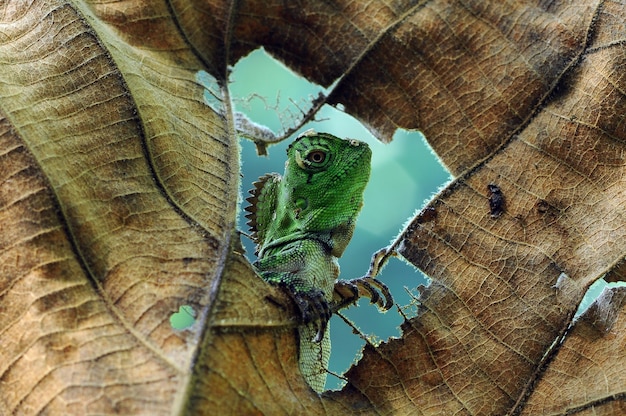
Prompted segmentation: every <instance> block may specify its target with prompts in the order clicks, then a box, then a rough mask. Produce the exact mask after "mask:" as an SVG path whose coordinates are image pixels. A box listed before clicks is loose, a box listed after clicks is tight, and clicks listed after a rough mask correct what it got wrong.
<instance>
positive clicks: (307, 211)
mask: <svg viewBox="0 0 626 416" xmlns="http://www.w3.org/2000/svg"><path fill="white" fill-rule="evenodd" d="M287 156H288V158H287V163H286V167H285V178H288V180H287V181H285V182H284V183H283V186H285V188H284V191H285V192H284V194H283V195H286V196H288V199H289V201H285V202H286V203H287V204H288V205H291V206H292V209H293V211H292V215H293V218H294V219H295V220H296V222H301V226H302V228H303V229H306V230H307V231H323V230H333V231H335V230H340V229H341V227H346V226H347V227H348V228H350V231H349V237H351V235H352V229H353V228H354V223H355V222H356V217H357V215H358V213H359V211H360V209H361V206H362V204H363V191H364V190H365V186H366V185H367V182H368V180H369V177H370V162H371V158H372V151H371V150H370V148H369V146H368V145H367V144H366V143H364V142H361V141H358V140H352V139H348V140H344V139H340V138H338V137H335V136H333V135H331V134H328V133H316V132H314V131H311V130H310V131H308V132H305V133H304V134H302V135H300V136H299V137H298V138H297V139H296V140H295V141H294V142H293V143H292V144H291V145H290V146H289V148H288V149H287ZM302 228H301V229H302Z"/></svg>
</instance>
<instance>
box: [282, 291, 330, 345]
mask: <svg viewBox="0 0 626 416" xmlns="http://www.w3.org/2000/svg"><path fill="white" fill-rule="evenodd" d="M289 289H290V290H288V292H289V294H290V295H291V297H292V298H293V300H294V302H295V303H296V305H297V306H298V310H299V311H300V319H301V320H302V323H303V324H309V323H312V322H315V323H316V324H317V332H316V334H315V337H314V338H313V339H312V340H311V341H313V342H320V341H321V340H322V338H324V333H325V332H326V327H327V326H328V321H329V319H330V317H331V316H332V314H333V312H332V310H331V309H330V305H329V304H328V301H327V300H326V297H325V296H324V292H322V291H321V290H319V289H313V290H310V291H308V292H302V291H298V290H294V289H293V288H289Z"/></svg>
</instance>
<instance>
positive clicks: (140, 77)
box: [0, 0, 626, 415]
mask: <svg viewBox="0 0 626 416" xmlns="http://www.w3.org/2000/svg"><path fill="white" fill-rule="evenodd" d="M624 10H625V8H624V4H623V3H620V2H611V1H607V2H600V1H575V2H565V1H561V2H558V1H557V2H548V3H546V2H538V3H537V2H519V1H516V2H484V1H465V2H450V1H428V2H427V1H421V2H416V3H410V2H394V3H391V4H386V3H382V2H344V3H337V2H334V3H324V2H313V3H311V2H309V3H305V4H300V3H297V2H275V3H274V2H265V1H264V2H260V1H259V2H243V3H242V2H239V3H236V2H233V3H227V2H211V1H208V0H203V1H200V0H195V1H181V0H175V1H172V2H169V3H165V2H149V3H147V2H146V3H138V2H134V1H130V0H129V1H122V2H117V3H96V2H93V3H86V2H78V1H75V2H68V3H65V2H61V1H52V0H50V1H43V0H40V1H37V0H34V1H32V2H31V3H29V4H28V6H27V7H25V6H24V3H23V2H18V1H15V2H5V3H2V4H0V16H2V18H1V23H0V24H1V25H2V31H1V32H0V33H2V36H1V37H0V40H1V41H0V56H3V57H5V59H4V60H3V61H2V66H1V69H0V97H2V98H1V99H2V101H1V102H2V107H1V112H2V114H1V116H0V117H1V123H0V131H1V132H2V134H1V135H0V149H2V152H1V153H0V175H1V176H0V224H1V225H0V226H1V229H2V232H1V233H0V267H1V269H0V270H1V272H0V317H1V319H0V345H1V346H2V348H0V413H2V414H38V413H41V414H81V415H82V414H89V413H98V414H125V415H130V414H150V415H156V414H174V413H176V414H179V413H186V414H215V413H216V412H217V411H220V412H222V413H232V414H277V413H288V414H302V413H306V414H321V413H331V414H351V413H368V414H369V413H391V414H447V413H462V414H493V415H502V414H507V413H513V414H551V413H552V414H562V413H566V412H568V411H571V412H577V414H587V413H591V412H593V411H598V412H603V414H618V413H619V411H620V410H622V411H623V410H624V401H625V400H624V397H626V393H625V388H624V380H623V377H622V374H623V373H624V367H625V366H626V363H625V362H624V358H625V356H624V354H622V353H621V352H622V351H623V347H624V342H623V336H621V334H622V333H623V332H624V331H623V320H624V317H623V315H624V312H623V310H624V307H623V302H622V301H621V300H619V301H618V298H619V297H620V296H622V295H621V290H618V291H613V292H611V293H612V294H611V295H605V296H604V297H603V298H601V299H599V300H598V301H597V303H596V306H594V307H592V309H591V310H590V311H589V312H588V313H587V314H586V315H585V316H584V317H582V318H581V319H580V320H579V321H576V322H572V316H573V313H574V311H575V310H576V307H577V305H578V303H579V302H580V299H581V298H582V296H583V294H584V292H585V291H586V289H587V288H588V287H589V286H590V285H591V284H592V283H593V282H594V281H596V280H598V279H599V278H601V277H602V276H604V275H607V276H608V278H609V279H612V280H623V276H624V273H623V271H622V269H623V258H624V256H625V253H626V247H625V246H624V244H626V243H625V241H626V239H625V238H624V234H625V233H626V227H625V226H624V223H625V222H624V215H625V213H624V208H623V207H624V206H625V204H624V202H623V201H622V200H623V198H624V191H623V190H624V189H626V187H625V186H624V179H623V178H624V177H625V175H624V174H623V167H624V143H625V140H626V128H625V127H626V123H625V121H624V114H626V108H625V107H626V99H625V98H624V91H626V86H625V83H626V78H625V77H624V74H626V71H624V68H625V67H626V46H625V45H626V42H624V33H626V30H625V28H626V23H625V20H626V14H625V12H624ZM259 46H263V47H265V48H266V50H268V51H270V52H271V53H272V54H274V55H275V56H276V57H278V58H279V59H281V60H283V61H284V62H286V63H287V64H288V65H290V66H291V67H292V68H294V69H296V70H297V71H299V72H301V73H302V74H304V75H305V76H307V77H308V78H309V79H311V80H313V81H316V82H318V83H320V84H322V85H326V86H327V85H330V84H332V83H333V82H336V84H335V86H334V87H333V88H332V90H331V92H330V94H329V96H328V97H326V99H325V100H324V99H323V97H322V99H320V98H319V97H318V98H317V99H316V103H315V104H316V105H317V106H319V105H321V104H322V103H324V102H327V103H330V104H339V103H341V104H342V105H343V106H344V108H345V109H346V111H347V112H349V113H350V114H353V115H355V116H356V117H358V118H359V119H361V120H362V121H363V122H364V123H366V125H367V126H368V127H369V128H370V130H371V131H373V132H374V133H375V134H376V135H377V137H379V138H380V139H381V140H387V141H388V140H390V139H391V137H392V135H393V133H394V131H395V130H396V129H397V128H400V127H401V128H405V129H420V130H421V131H423V132H424V133H425V135H426V137H427V138H428V140H429V143H430V144H431V145H432V146H433V148H434V149H435V150H436V151H437V153H438V155H439V156H440V157H441V158H442V160H443V161H444V163H445V164H446V165H447V166H448V167H449V168H450V169H451V171H452V172H453V173H455V174H456V175H457V176H458V177H457V179H456V181H455V182H454V183H453V184H451V185H450V186H449V187H448V188H447V189H445V190H444V191H442V192H441V193H440V194H439V195H438V196H437V197H436V198H435V199H433V201H432V202H431V203H430V204H429V205H428V207H426V209H425V211H423V214H422V215H421V216H418V217H416V219H415V220H414V221H413V222H412V223H411V224H409V225H408V227H407V228H406V229H405V230H404V231H403V233H402V234H401V235H400V236H399V238H398V244H397V245H396V246H395V249H396V250H397V252H398V253H399V254H400V255H402V256H404V257H405V258H407V259H408V260H409V261H411V262H412V263H413V264H414V265H416V266H417V267H420V268H421V269H422V270H424V271H425V272H426V273H427V274H428V275H429V276H431V277H432V279H433V283H432V284H431V285H430V286H429V287H427V288H421V289H420V290H421V295H420V302H421V306H420V309H419V313H418V316H417V317H415V318H413V319H410V320H408V321H406V322H405V323H404V325H403V336H402V338H401V339H395V340H390V341H388V342H386V343H383V344H382V345H381V346H379V347H377V348H373V347H367V348H366V350H365V352H364V357H363V359H362V360H361V362H360V363H359V365H358V366H356V367H354V368H353V369H351V370H350V371H349V373H348V378H349V383H348V385H347V386H346V387H345V388H344V389H343V390H342V391H340V392H332V393H326V394H324V395H322V396H321V397H320V396H317V395H315V394H314V393H313V392H312V391H311V390H310V389H309V388H308V386H307V385H306V384H305V383H304V381H303V380H302V378H301V377H300V375H299V374H298V370H297V360H296V354H297V350H296V345H297V342H296V339H295V331H294V330H293V329H294V326H295V322H294V321H293V311H292V310H291V305H290V303H289V302H288V300H287V299H286V298H285V297H283V296H282V295H281V293H280V291H277V290H275V289H273V288H271V287H269V286H268V285H266V284H265V283H263V282H261V281H260V280H259V279H258V278H256V277H255V276H254V274H253V272H252V270H251V268H250V267H249V265H248V264H247V263H246V262H245V260H243V258H242V257H241V255H240V254H238V253H236V252H234V251H233V249H232V247H235V246H236V245H235V244H234V243H233V242H231V239H232V238H233V237H232V236H233V235H235V233H234V224H235V214H236V208H237V205H236V201H237V192H238V185H239V184H238V148H237V144H236V132H235V127H234V122H233V111H232V109H231V108H230V97H229V91H228V83H227V80H228V71H229V69H228V68H229V65H232V64H234V63H235V62H236V61H237V60H238V59H239V58H240V57H242V56H244V55H246V54H247V53H249V52H250V51H251V50H253V49H255V48H257V47H259ZM199 70H205V71H207V72H208V73H209V74H210V75H211V76H213V77H214V78H215V84H216V89H217V91H218V94H217V95H216V102H215V103H214V104H215V106H208V105H206V104H205V103H204V101H203V88H202V86H201V85H200V83H199V81H198V80H197V74H198V71H199ZM314 108H317V107H314ZM489 184H493V185H495V186H497V187H498V189H499V191H500V192H501V194H502V197H503V201H506V204H505V205H502V208H503V209H502V213H500V214H499V215H498V216H496V217H493V216H492V205H490V194H489V191H488V190H487V186H488V185H489ZM425 219H428V220H427V221H426V220H425ZM398 221H399V223H400V222H403V221H404V219H398ZM611 296H613V297H612V298H611ZM622 297H623V296H622ZM181 305H190V306H192V307H193V308H194V310H195V311H197V312H198V315H197V316H198V322H197V325H196V326H194V327H192V329H190V330H186V331H174V330H172V329H171V327H170V325H169V316H170V315H171V314H172V313H174V312H176V311H177V310H178V308H179V307H180V306H181ZM573 354H574V355H573ZM576 354H577V355H576ZM583 370H584V371H583ZM564 375H565V376H566V377H564ZM598 380H601V381H602V382H599V381H598ZM580 386H588V390H585V391H584V392H581V391H580ZM607 386H609V387H607ZM555 387H556V388H555Z"/></svg>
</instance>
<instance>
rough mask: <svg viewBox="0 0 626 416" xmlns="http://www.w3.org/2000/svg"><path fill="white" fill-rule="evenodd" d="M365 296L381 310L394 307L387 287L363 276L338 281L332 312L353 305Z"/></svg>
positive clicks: (376, 280)
mask: <svg viewBox="0 0 626 416" xmlns="http://www.w3.org/2000/svg"><path fill="white" fill-rule="evenodd" d="M381 293H382V296H381V295H380V294H381ZM363 296H365V297H367V298H369V299H370V303H375V304H376V306H378V308H379V309H381V310H384V311H387V310H389V309H390V308H391V307H392V306H393V297H392V296H391V292H390V291H389V288H388V287H387V285H385V284H384V283H383V282H381V281H380V280H378V279H374V278H373V277H369V276H363V277H359V278H357V279H352V280H338V281H337V282H336V283H335V291H334V293H333V307H332V310H333V312H336V311H338V310H340V309H342V308H345V307H346V306H349V305H352V304H354V303H356V301H357V300H359V299H360V298H362V297H363Z"/></svg>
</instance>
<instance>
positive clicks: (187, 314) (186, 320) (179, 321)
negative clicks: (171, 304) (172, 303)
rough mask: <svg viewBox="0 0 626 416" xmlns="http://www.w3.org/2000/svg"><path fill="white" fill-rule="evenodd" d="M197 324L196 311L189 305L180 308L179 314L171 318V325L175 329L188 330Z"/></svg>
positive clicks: (174, 314) (176, 313)
mask: <svg viewBox="0 0 626 416" xmlns="http://www.w3.org/2000/svg"><path fill="white" fill-rule="evenodd" d="M194 323H196V311H195V309H194V308H192V307H191V306H189V305H183V306H181V307H180V308H178V312H175V313H173V314H172V315H171V316H170V325H172V328H174V329H178V330H181V329H186V328H189V327H190V326H192V325H193V324H194Z"/></svg>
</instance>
